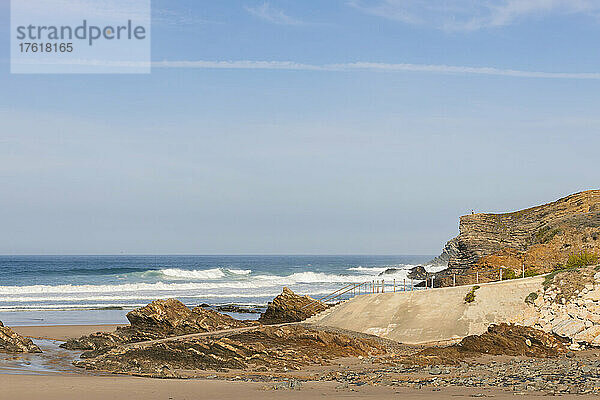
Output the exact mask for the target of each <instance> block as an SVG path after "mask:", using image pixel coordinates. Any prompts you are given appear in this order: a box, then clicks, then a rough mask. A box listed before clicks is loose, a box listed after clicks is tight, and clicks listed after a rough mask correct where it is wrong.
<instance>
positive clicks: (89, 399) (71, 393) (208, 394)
mask: <svg viewBox="0 0 600 400" xmlns="http://www.w3.org/2000/svg"><path fill="white" fill-rule="evenodd" d="M0 385H1V387H2V388H3V390H2V392H0V398H1V399H19V400H21V399H30V400H37V399H44V400H70V399H81V398H85V399H86V400H106V399H114V400H121V399H127V400H154V399H157V400H158V399H169V400H185V399H222V400H228V399H232V400H233V399H235V400H238V399H254V398H261V399H282V398H283V399H315V398H319V399H321V398H330V399H340V398H353V399H392V398H393V399H398V398H402V399H408V400H412V399H414V400H421V399H423V400H424V399H449V398H472V397H493V398H494V399H514V398H515V397H518V398H523V399H540V398H545V397H548V398H549V397H551V396H544V395H540V394H531V395H520V396H515V395H514V394H513V393H511V392H507V391H501V390H497V389H474V388H446V389H443V390H441V391H433V390H432V389H421V390H415V389H405V388H389V387H380V386H368V387H361V388H358V389H354V390H353V391H350V390H349V389H336V386H337V383H335V382H307V383H306V384H305V385H304V386H303V387H302V388H301V389H300V390H285V391H283V390H277V391H275V390H272V389H271V388H270V386H269V385H265V384H263V383H249V382H229V381H216V380H196V379H194V380H170V379H150V378H137V377H128V376H86V375H52V376H38V375H35V376H33V375H0ZM561 398H562V399H574V398H582V397H581V396H575V395H573V396H571V395H565V396H561Z"/></svg>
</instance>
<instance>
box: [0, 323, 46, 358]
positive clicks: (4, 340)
mask: <svg viewBox="0 0 600 400" xmlns="http://www.w3.org/2000/svg"><path fill="white" fill-rule="evenodd" d="M41 352H42V350H40V348H39V347H38V346H36V345H35V344H34V343H33V341H32V340H31V339H29V338H25V337H23V336H21V335H19V334H17V333H16V332H15V331H13V330H12V329H10V328H9V327H7V326H4V324H3V323H2V322H0V353H41Z"/></svg>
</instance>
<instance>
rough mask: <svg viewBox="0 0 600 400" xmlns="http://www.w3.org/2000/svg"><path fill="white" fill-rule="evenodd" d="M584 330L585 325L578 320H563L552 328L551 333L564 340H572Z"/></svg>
mask: <svg viewBox="0 0 600 400" xmlns="http://www.w3.org/2000/svg"><path fill="white" fill-rule="evenodd" d="M584 329H585V323H584V322H583V321H581V320H578V319H564V320H562V321H558V323H557V324H555V325H554V326H553V327H552V333H554V334H555V335H558V336H561V337H564V338H572V337H575V335H577V334H578V333H579V332H581V331H583V330H584Z"/></svg>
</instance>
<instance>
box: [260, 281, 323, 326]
mask: <svg viewBox="0 0 600 400" xmlns="http://www.w3.org/2000/svg"><path fill="white" fill-rule="evenodd" d="M328 307H329V306H328V305H327V304H324V303H321V302H320V301H318V300H315V299H313V298H312V297H309V296H300V295H297V294H296V293H294V292H293V291H292V290H291V289H289V288H287V287H284V288H283V291H282V292H281V294H280V295H279V296H277V297H275V298H274V299H273V301H272V302H269V304H268V305H267V309H266V311H265V312H264V313H263V314H262V315H261V316H260V318H259V319H258V321H259V322H260V323H263V324H266V325H273V324H281V323H286V322H300V321H304V320H305V319H307V318H310V317H312V316H313V315H315V314H318V313H320V312H321V311H324V310H326V309H327V308H328Z"/></svg>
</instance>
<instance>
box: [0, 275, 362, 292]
mask: <svg viewBox="0 0 600 400" xmlns="http://www.w3.org/2000/svg"><path fill="white" fill-rule="evenodd" d="M372 278H373V277H372V276H370V275H347V276H346V275H334V274H325V273H320V272H298V273H295V274H292V275H289V276H279V275H258V276H255V277H252V278H248V279H244V280H219V281H210V282H185V283H175V282H156V283H123V284H117V285H31V286H0V295H23V294H43V293H63V294H68V293H124V292H132V293H139V292H153V293H161V292H172V291H182V292H183V291H193V290H211V289H246V290H247V289H259V288H268V287H277V288H281V287H282V286H285V285H294V284H302V283H351V282H353V283H358V282H365V281H370V280H371V279H372Z"/></svg>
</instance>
